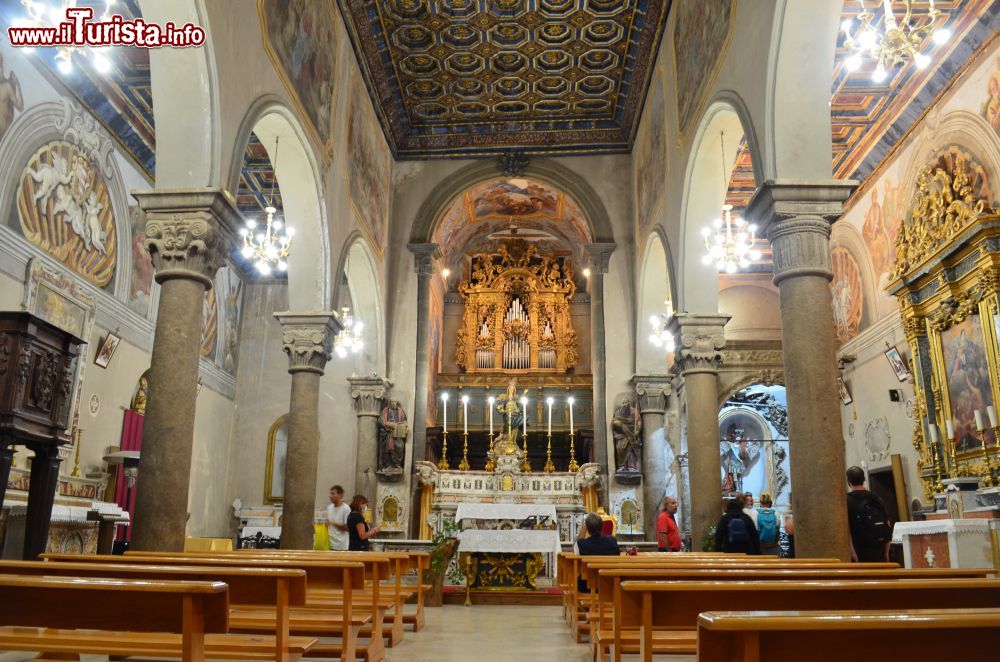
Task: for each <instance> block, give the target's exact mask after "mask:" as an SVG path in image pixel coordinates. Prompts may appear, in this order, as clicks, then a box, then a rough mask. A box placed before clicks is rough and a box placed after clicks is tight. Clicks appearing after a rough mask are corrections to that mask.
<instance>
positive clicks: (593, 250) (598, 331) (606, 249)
mask: <svg viewBox="0 0 1000 662" xmlns="http://www.w3.org/2000/svg"><path fill="white" fill-rule="evenodd" d="M585 248H586V249H587V255H588V257H589V262H588V265H587V268H588V269H590V279H589V285H590V288H589V289H590V357H591V364H592V366H593V370H594V456H593V457H592V458H591V459H590V461H591V462H596V463H597V464H600V465H601V467H602V471H603V472H604V475H605V476H608V475H610V474H611V473H613V472H612V471H611V469H612V468H613V467H611V466H610V465H609V464H608V404H607V403H608V394H607V379H608V371H607V354H606V350H607V346H606V344H605V340H604V274H606V273H608V265H609V263H610V262H611V254H612V253H613V252H614V251H615V244H612V243H600V244H587V245H586V247H585Z"/></svg>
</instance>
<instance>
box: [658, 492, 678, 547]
mask: <svg viewBox="0 0 1000 662" xmlns="http://www.w3.org/2000/svg"><path fill="white" fill-rule="evenodd" d="M676 514H677V499H675V498H674V497H672V496H668V497H664V498H663V505H662V506H661V507H660V514H659V515H657V516H656V548H657V551H660V552H679V551H681V532H680V529H678V528H677V520H676V519H675V518H674V515H676Z"/></svg>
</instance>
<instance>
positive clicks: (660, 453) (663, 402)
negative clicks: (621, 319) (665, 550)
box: [632, 375, 677, 540]
mask: <svg viewBox="0 0 1000 662" xmlns="http://www.w3.org/2000/svg"><path fill="white" fill-rule="evenodd" d="M671 380H672V377H670V376H669V375H642V376H639V375H636V376H635V377H633V378H632V383H633V384H634V385H635V395H636V399H637V400H638V403H639V414H640V415H641V416H642V507H643V510H642V512H643V530H644V531H645V532H646V539H647V540H655V539H656V516H657V514H659V512H660V503H661V502H662V501H663V497H664V496H666V493H665V491H664V490H665V487H666V484H667V478H668V472H669V470H670V467H668V466H667V449H666V447H665V445H666V444H668V443H669V442H668V441H667V438H666V434H665V433H666V430H665V429H664V417H663V415H664V414H665V413H666V411H667V399H668V398H669V397H670V393H671V391H672V390H673V389H672V386H671V384H670V382H671ZM673 496H677V495H673Z"/></svg>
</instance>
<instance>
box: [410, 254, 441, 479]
mask: <svg viewBox="0 0 1000 662" xmlns="http://www.w3.org/2000/svg"><path fill="white" fill-rule="evenodd" d="M407 248H409V249H410V252H411V253H413V270H414V271H415V272H416V274H417V328H416V336H417V348H416V349H417V351H416V363H415V364H414V366H413V370H414V374H415V378H416V379H415V380H414V389H413V391H414V392H413V419H412V421H411V424H410V429H411V430H412V431H413V452H412V460H411V463H413V464H415V463H417V462H421V461H423V460H425V459H426V458H427V421H426V419H427V389H428V388H429V386H430V379H429V377H430V373H429V370H430V356H429V350H430V347H429V346H428V340H427V335H428V333H430V301H431V278H432V277H433V276H434V260H436V259H437V258H439V257H441V253H440V251H438V246H437V244H408V245H407ZM413 464H411V466H413Z"/></svg>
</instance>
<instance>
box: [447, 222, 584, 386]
mask: <svg viewBox="0 0 1000 662" xmlns="http://www.w3.org/2000/svg"><path fill="white" fill-rule="evenodd" d="M469 273H470V276H469V278H467V279H466V280H464V281H462V283H461V284H460V285H459V287H458V291H459V293H460V294H461V295H462V298H463V300H464V302H465V312H464V314H463V318H462V325H461V327H460V328H459V330H458V334H457V338H456V343H455V362H456V363H457V364H458V365H459V367H461V368H463V369H464V370H465V371H466V372H468V373H476V372H479V373H482V372H528V371H532V372H557V373H564V372H567V371H569V370H571V369H572V368H573V367H575V366H576V363H577V361H579V350H578V342H577V336H576V331H575V330H574V329H573V323H572V320H571V319H570V312H569V302H570V298H571V297H572V296H573V294H574V293H575V292H576V284H575V282H574V273H573V267H572V264H571V263H570V261H569V259H568V258H567V257H565V256H562V255H555V254H551V255H540V254H538V248H537V246H536V245H535V244H532V243H528V242H526V241H523V240H520V239H514V240H511V241H508V242H505V243H503V244H501V245H500V246H499V248H498V249H497V251H496V252H493V253H477V254H475V255H473V256H472V258H471V263H470V270H469Z"/></svg>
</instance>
